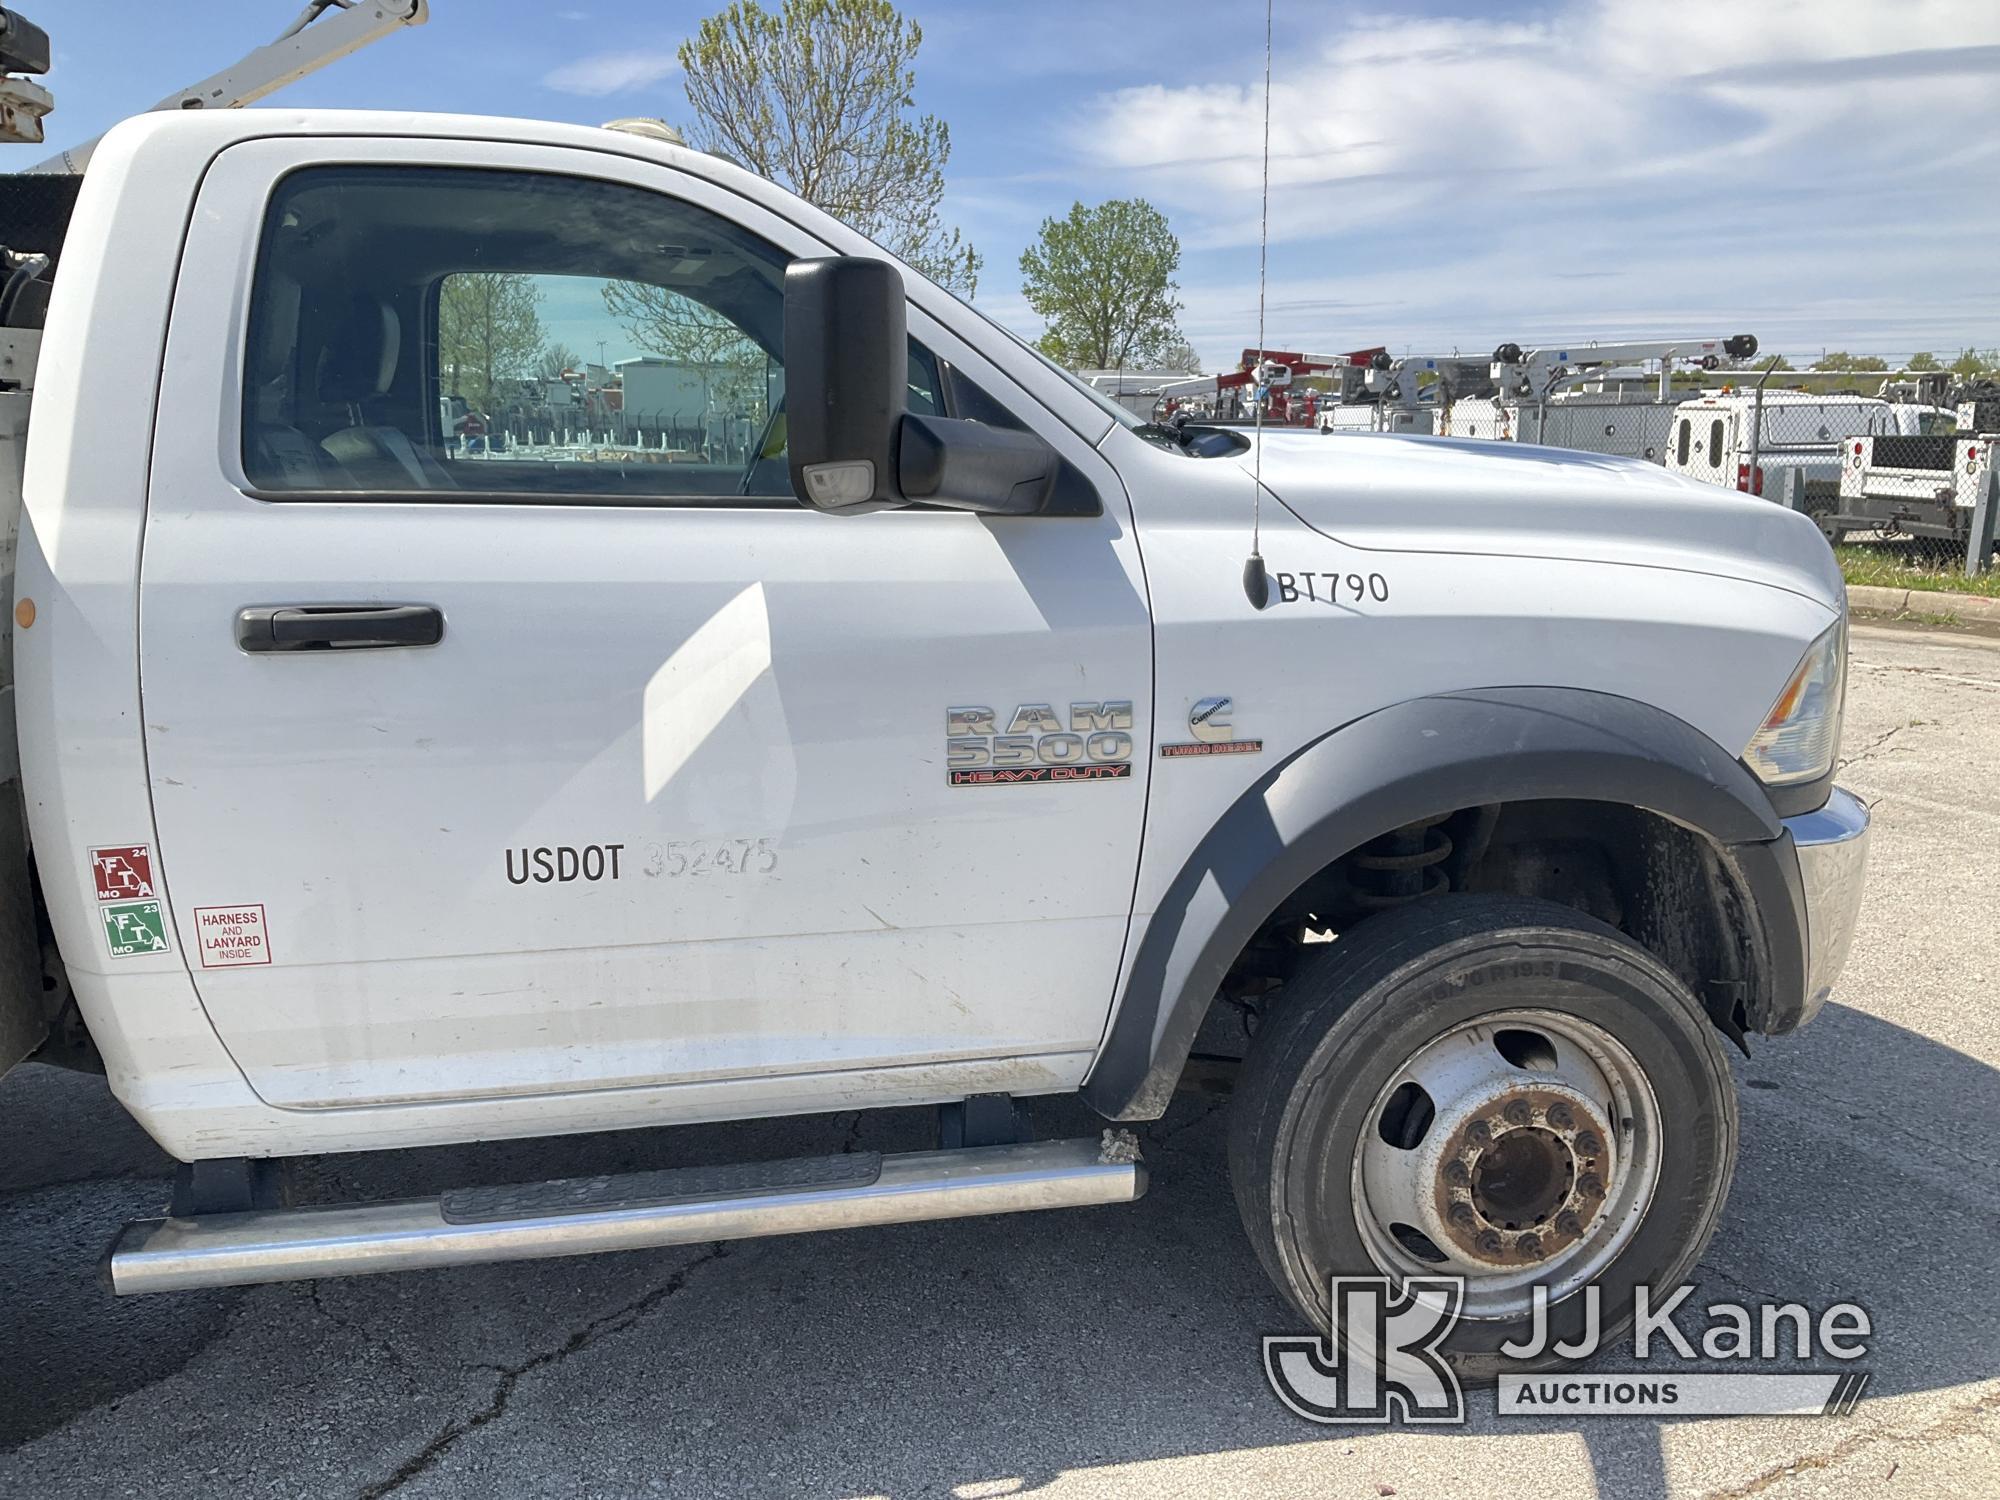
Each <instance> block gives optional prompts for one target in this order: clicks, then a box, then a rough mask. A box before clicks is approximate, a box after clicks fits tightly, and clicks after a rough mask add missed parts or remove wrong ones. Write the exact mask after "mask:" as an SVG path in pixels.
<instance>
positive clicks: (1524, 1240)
mask: <svg viewBox="0 0 2000 1500" xmlns="http://www.w3.org/2000/svg"><path fill="white" fill-rule="evenodd" d="M1514 1249H1515V1251H1516V1252H1517V1253H1519V1254H1521V1255H1530V1256H1533V1255H1540V1254H1541V1253H1542V1237H1541V1236H1540V1235H1538V1234H1524V1235H1522V1236H1521V1237H1520V1238H1519V1239H1518V1240H1516V1241H1514Z"/></svg>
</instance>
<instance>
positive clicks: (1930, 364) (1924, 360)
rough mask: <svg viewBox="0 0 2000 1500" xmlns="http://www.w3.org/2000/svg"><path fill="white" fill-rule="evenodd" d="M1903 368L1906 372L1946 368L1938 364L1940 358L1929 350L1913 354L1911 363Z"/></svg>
mask: <svg viewBox="0 0 2000 1500" xmlns="http://www.w3.org/2000/svg"><path fill="white" fill-rule="evenodd" d="M1903 368H1904V369H1906V370H1942V369H1943V368H1944V366H1943V365H1941V364H1939V363H1938V357H1937V356H1936V355H1935V354H1932V353H1931V352H1930V351H1929V350H1925V351H1923V352H1922V353H1920V354H1912V355H1911V356H1910V359H1909V363H1908V364H1906V365H1904V366H1903Z"/></svg>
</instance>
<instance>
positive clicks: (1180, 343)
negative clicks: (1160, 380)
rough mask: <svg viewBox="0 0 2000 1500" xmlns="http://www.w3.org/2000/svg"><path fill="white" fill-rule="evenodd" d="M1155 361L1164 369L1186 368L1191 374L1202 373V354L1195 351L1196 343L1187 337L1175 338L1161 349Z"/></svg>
mask: <svg viewBox="0 0 2000 1500" xmlns="http://www.w3.org/2000/svg"><path fill="white" fill-rule="evenodd" d="M1154 363H1155V364H1157V365H1158V366H1159V367H1160V368H1161V369H1162V370H1184V371H1186V372H1187V373H1188V374H1190V375H1199V374H1201V373H1202V368H1201V356H1200V355H1199V354H1197V353H1195V352H1194V345H1193V344H1190V343H1189V342H1188V341H1187V340H1186V339H1185V338H1178V339H1175V340H1174V341H1173V342H1172V343H1170V344H1168V345H1167V346H1166V347H1165V348H1163V349H1161V350H1160V355H1159V358H1158V359H1157V360H1155V361H1154Z"/></svg>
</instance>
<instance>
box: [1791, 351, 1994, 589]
mask: <svg viewBox="0 0 2000 1500" xmlns="http://www.w3.org/2000/svg"><path fill="white" fill-rule="evenodd" d="M1953 394H1955V395H1957V396H1958V397H1960V398H1961V399H1959V400H1958V401H1957V403H1956V405H1955V406H1954V407H1953V408H1952V409H1950V410H1946V409H1942V408H1932V407H1925V408H1921V409H1920V410H1921V411H1922V412H1924V413H1925V418H1924V421H1923V425H1922V426H1921V427H1920V429H1919V430H1918V431H1916V432H1893V433H1879V434H1874V435H1871V436H1868V437H1857V438H1855V439H1853V440H1852V441H1851V442H1849V443H1847V444H1845V445H1844V447H1843V452H1842V455H1841V466H1840V492H1839V498H1838V501H1837V503H1836V504H1835V505H1834V506H1832V507H1831V508H1830V509H1829V510H1828V511H1827V513H1826V514H1825V515H1823V516H1822V517H1821V518H1820V526H1821V529H1822V530H1824V531H1825V532H1826V533H1827V535H1828V536H1829V537H1830V538H1831V539H1832V540H1833V541H1834V542H1835V543H1838V542H1839V541H1840V540H1841V539H1842V538H1843V537H1844V536H1845V535H1846V534H1847V533H1848V532H1850V531H1882V532H1886V533H1888V534H1889V535H1892V536H1912V537H1928V538H1931V539H1933V540H1937V541H1948V542H1952V543H1954V544H1956V545H1958V546H1961V547H1962V546H1966V545H1967V544H1968V543H1970V542H1972V539H1973V538H1974V536H1975V535H1977V534H1978V530H1979V528H1980V527H1981V526H1984V525H1988V524H1990V523H1989V522H1988V521H1987V520H1986V519H1985V518H1984V517H1982V516H1981V514H1980V504H1981V501H1982V500H1986V499H1987V498H1988V496H1989V494H1990V492H1991V490H1992V487H1993V482H1994V472H1995V464H1994V457H1993V445H1994V443H1995V442H1996V441H2000V389H1996V388H1995V387H1994V386H1993V385H1992V384H1991V383H1990V382H1979V383H1978V384H1977V385H1975V386H1974V387H1972V388H1968V389H1962V390H1959V391H1957V392H1954V393H1953ZM1974 550H1975V551H1976V550H1977V548H1976V547H1975V549H1974Z"/></svg>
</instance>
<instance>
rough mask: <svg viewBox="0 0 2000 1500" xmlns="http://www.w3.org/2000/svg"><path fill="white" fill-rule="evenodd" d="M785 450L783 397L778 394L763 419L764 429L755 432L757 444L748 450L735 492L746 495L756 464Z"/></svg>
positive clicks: (755, 471)
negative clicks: (767, 414) (747, 456)
mask: <svg viewBox="0 0 2000 1500" xmlns="http://www.w3.org/2000/svg"><path fill="white" fill-rule="evenodd" d="M784 451H785V398H784V397H783V396H780V397H779V398H778V404H777V405H776V406H773V407H772V408H771V415H770V416H768V417H766V418H765V419H764V430H763V431H762V432H760V433H758V434H757V446H756V447H754V448H752V449H751V450H750V457H749V459H748V460H747V461H746V462H745V463H744V465H743V477H742V478H741V479H740V480H738V481H737V483H736V493H737V494H739V495H747V494H749V493H750V485H751V483H752V482H753V481H754V480H755V479H756V478H757V466H758V465H759V464H761V463H763V462H764V460H765V459H766V458H776V457H777V456H778V455H779V454H780V453H783V452H784Z"/></svg>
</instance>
